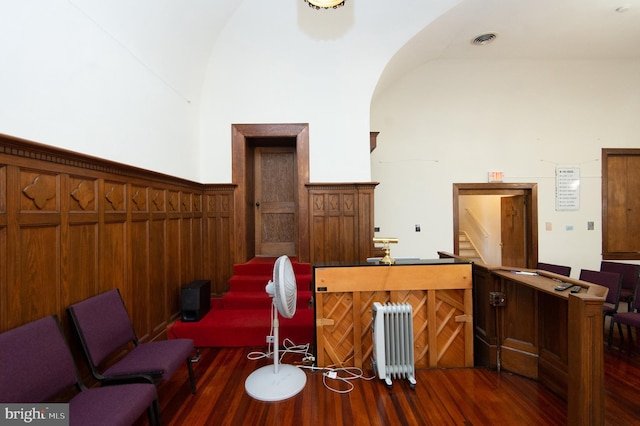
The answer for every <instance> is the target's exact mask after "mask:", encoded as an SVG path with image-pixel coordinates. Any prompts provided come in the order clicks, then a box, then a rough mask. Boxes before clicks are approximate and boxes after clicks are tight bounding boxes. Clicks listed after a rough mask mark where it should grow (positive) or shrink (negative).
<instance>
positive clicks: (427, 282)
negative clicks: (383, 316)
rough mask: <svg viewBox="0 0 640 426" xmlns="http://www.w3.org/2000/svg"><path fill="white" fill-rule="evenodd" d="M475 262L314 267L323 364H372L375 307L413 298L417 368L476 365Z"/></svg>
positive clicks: (318, 347)
mask: <svg viewBox="0 0 640 426" xmlns="http://www.w3.org/2000/svg"><path fill="white" fill-rule="evenodd" d="M471 274H472V270H471V264H468V263H460V264H416V265H394V266H381V265H366V266H339V267H317V268H314V288H315V303H316V352H317V357H316V358H317V360H316V361H317V364H318V366H320V367H327V366H342V367H347V366H355V367H360V368H362V367H369V366H370V365H371V357H372V352H373V335H372V330H371V322H372V318H373V311H372V306H373V303H374V302H380V303H383V304H384V303H388V302H394V303H403V302H407V303H410V304H411V306H412V307H413V331H414V348H415V366H416V368H426V367H430V368H436V367H439V368H444V367H471V366H473V312H472V303H473V302H472V293H471V291H472V279H471Z"/></svg>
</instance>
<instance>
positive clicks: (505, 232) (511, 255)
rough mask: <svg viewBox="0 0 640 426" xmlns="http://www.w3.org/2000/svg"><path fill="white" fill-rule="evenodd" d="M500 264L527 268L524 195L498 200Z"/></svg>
mask: <svg viewBox="0 0 640 426" xmlns="http://www.w3.org/2000/svg"><path fill="white" fill-rule="evenodd" d="M500 211H501V213H500V222H501V224H500V229H501V231H500V232H501V237H500V238H501V240H502V243H501V245H502V264H503V265H505V266H516V267H521V268H526V267H527V244H526V235H527V233H526V227H527V217H526V211H527V209H526V205H525V197H524V195H515V196H511V197H502V198H500Z"/></svg>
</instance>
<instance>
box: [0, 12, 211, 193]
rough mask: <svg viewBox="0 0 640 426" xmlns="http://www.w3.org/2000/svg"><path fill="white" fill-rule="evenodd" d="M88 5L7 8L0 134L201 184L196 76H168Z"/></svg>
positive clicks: (1, 24) (2, 31) (1, 16)
mask: <svg viewBox="0 0 640 426" xmlns="http://www.w3.org/2000/svg"><path fill="white" fill-rule="evenodd" d="M84 3H86V2H85V1H77V2H71V1H66V0H29V1H15V2H3V3H2V5H0V40H2V41H1V42H0V53H1V55H2V65H1V66H0V132H1V133H4V134H9V135H13V136H16V137H19V138H24V139H29V140H33V141H36V142H39V143H44V144H48V145H53V146H57V147H60V148H64V149H68V150H72V151H77V152H81V153H84V154H88V155H92V156H96V157H101V158H105V159H108V160H112V161H117V162H121V163H125V164H131V165H134V166H137V167H141V168H145V169H149V170H154V171H160V172H164V173H167V174H170V175H174V176H179V177H185V178H189V179H193V180H197V179H199V177H200V173H199V162H198V152H197V148H198V143H197V142H198V140H197V137H198V122H197V120H198V118H199V115H198V112H199V98H198V96H192V95H194V93H193V92H192V88H191V87H190V86H189V85H188V84H182V83H183V82H184V80H188V78H189V76H190V74H185V73H184V72H180V70H176V71H175V72H176V73H175V74H172V73H170V72H165V71H168V70H166V69H165V68H164V67H163V66H162V64H161V62H159V61H156V60H155V59H156V56H154V54H153V52H149V51H144V50H142V51H138V50H135V49H134V47H135V46H136V44H135V43H134V41H133V40H132V39H131V37H132V36H131V35H129V34H128V33H126V32H123V31H122V30H120V31H116V29H115V28H113V27H109V26H108V21H103V22H96V21H95V20H93V16H92V15H91V12H92V10H91V9H90V8H88V5H86V4H84ZM85 6H87V8H86V9H83V8H82V7H85ZM105 25H106V26H105ZM112 31H113V32H112ZM139 31H140V29H139ZM174 59H175V60H177V59H178V58H174ZM182 79H184V80H182ZM198 89H199V88H198ZM195 95H199V93H196V94H195ZM176 158H179V160H180V161H176Z"/></svg>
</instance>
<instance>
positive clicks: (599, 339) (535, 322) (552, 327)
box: [439, 252, 608, 425]
mask: <svg viewBox="0 0 640 426" xmlns="http://www.w3.org/2000/svg"><path fill="white" fill-rule="evenodd" d="M439 254H440V256H441V257H443V258H450V259H451V258H452V259H458V260H464V258H461V257H459V256H455V255H452V254H450V253H445V252H440V253H439ZM517 272H529V273H532V275H528V274H519V273H515V272H514V270H513V268H506V267H501V266H492V265H485V264H480V263H476V264H474V265H473V286H474V296H473V303H474V306H473V309H474V353H475V365H476V367H480V366H484V367H489V368H499V369H502V370H507V371H510V372H513V373H517V374H520V375H523V376H527V377H530V378H532V379H535V380H538V381H539V382H540V383H542V384H543V385H545V386H546V387H548V388H549V389H551V390H552V391H553V392H555V393H557V394H558V395H559V396H561V397H563V398H565V399H566V400H567V418H568V424H570V425H602V424H603V423H604V365H603V363H604V341H603V340H604V325H603V320H602V304H603V302H604V300H605V297H606V295H607V292H608V289H607V288H605V287H602V286H599V285H596V284H591V283H588V282H585V281H580V280H576V279H572V278H569V277H564V276H561V275H557V274H554V273H551V272H546V271H540V270H531V269H524V270H518V271H517ZM558 281H563V282H568V283H572V284H576V285H579V286H581V287H582V289H581V291H580V293H577V294H572V293H570V292H569V290H565V291H561V292H560V291H556V290H554V287H556V286H557V285H558V284H559V282H558ZM496 292H498V293H501V294H503V295H504V300H505V303H504V306H497V307H496V306H492V305H491V304H490V303H489V299H490V295H491V294H492V293H496Z"/></svg>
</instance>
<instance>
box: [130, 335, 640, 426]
mask: <svg viewBox="0 0 640 426" xmlns="http://www.w3.org/2000/svg"><path fill="white" fill-rule="evenodd" d="M616 335H617V332H616ZM616 344H617V342H616ZM622 347H623V349H622V350H620V349H619V348H618V347H613V348H612V349H608V348H606V347H605V350H604V352H605V364H606V365H605V424H606V425H612V426H613V425H615V426H622V425H640V347H638V346H635V347H633V348H629V347H628V344H627V342H625V345H622ZM264 349H265V348H258V350H264ZM250 350H252V349H250V348H205V349H201V351H200V352H201V358H200V360H199V361H198V362H197V363H196V364H194V371H195V375H196V378H197V381H198V392H197V393H196V394H195V395H192V394H191V393H190V391H189V385H188V380H187V372H186V368H182V369H181V370H180V371H179V372H178V373H177V374H176V375H175V376H174V377H173V378H172V379H171V380H170V381H168V382H166V383H162V384H161V385H160V386H159V388H158V393H159V398H160V405H161V412H162V421H163V424H164V425H189V426H195V425H328V426H329V425H330V426H340V425H498V424H500V425H502V424H504V425H506V424H510V425H511V424H514V425H515V424H518V425H565V424H567V415H566V411H567V404H566V401H564V400H562V399H561V398H559V397H557V396H556V395H554V394H553V393H551V392H549V391H548V390H547V389H545V388H544V387H542V386H540V385H539V384H538V383H537V382H536V381H533V380H530V379H527V378H523V377H520V376H517V375H514V374H510V373H508V372H504V371H502V372H500V373H499V372H497V371H493V370H487V369H484V368H472V369H447V370H442V369H439V370H419V371H418V372H417V386H416V388H415V389H410V387H409V386H408V383H406V382H404V381H395V382H394V384H393V387H392V388H391V389H390V390H389V389H387V388H386V386H385V385H384V383H383V382H382V381H380V380H378V379H373V380H363V379H357V380H353V381H351V383H352V384H353V386H354V387H353V390H352V391H351V392H349V393H342V394H341V393H337V392H333V391H331V390H329V389H327V388H326V387H325V385H324V383H323V375H322V373H319V372H309V371H307V373H306V374H307V384H306V386H305V388H304V389H303V390H302V392H300V393H299V394H298V395H296V396H294V397H292V398H290V399H287V400H285V401H280V402H261V401H257V400H255V399H253V398H251V397H250V396H249V395H247V393H246V392H245V390H244V382H245V379H246V378H247V376H248V375H249V374H250V373H251V372H253V371H254V370H255V369H256V368H258V367H260V366H262V365H265V364H268V363H271V361H270V360H266V359H262V360H257V361H256V360H249V359H247V354H248V353H249V351H250ZM287 357H290V358H289V359H285V360H284V362H288V363H294V362H295V360H300V359H301V357H300V355H287ZM365 374H367V375H369V376H371V375H372V374H373V372H372V371H368V372H365ZM329 382H334V383H331V385H332V386H334V387H335V386H338V384H337V383H335V381H333V380H329ZM340 389H343V390H346V386H344V385H342V386H341V387H340ZM145 422H146V419H141V421H140V424H141V425H143V424H145Z"/></svg>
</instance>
